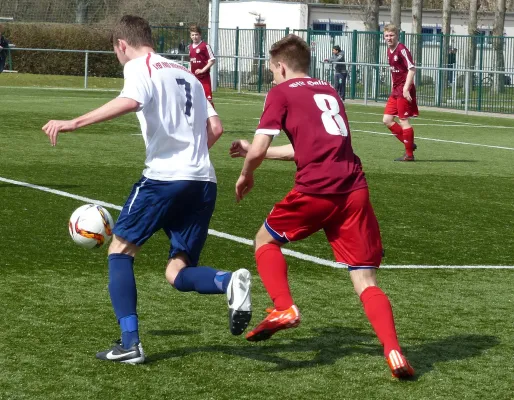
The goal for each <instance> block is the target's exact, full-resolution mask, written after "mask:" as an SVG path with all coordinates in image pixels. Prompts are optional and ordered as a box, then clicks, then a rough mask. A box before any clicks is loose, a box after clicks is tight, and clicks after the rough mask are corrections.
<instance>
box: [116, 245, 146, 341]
mask: <svg viewBox="0 0 514 400" xmlns="http://www.w3.org/2000/svg"><path fill="white" fill-rule="evenodd" d="M133 265H134V257H132V256H129V255H127V254H111V255H109V294H110V296H111V303H112V308H113V310H114V314H115V315H116V319H117V320H118V322H119V323H120V328H121V336H122V338H121V341H122V344H123V347H124V348H129V347H131V346H132V345H133V344H135V343H139V333H138V329H137V324H138V321H137V312H136V307H137V289H136V278H135V276H134V268H133ZM134 328H135V330H134Z"/></svg>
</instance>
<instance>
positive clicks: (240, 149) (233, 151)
mask: <svg viewBox="0 0 514 400" xmlns="http://www.w3.org/2000/svg"><path fill="white" fill-rule="evenodd" d="M250 146H251V144H250V142H248V140H235V141H233V142H232V144H231V145H230V150H229V153H230V157H232V158H236V157H246V154H247V153H248V150H250Z"/></svg>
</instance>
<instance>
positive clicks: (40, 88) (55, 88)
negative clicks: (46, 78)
mask: <svg viewBox="0 0 514 400" xmlns="http://www.w3.org/2000/svg"><path fill="white" fill-rule="evenodd" d="M1 87H2V89H33V90H63V91H68V92H75V91H77V92H121V89H122V88H121V87H120V88H119V89H109V88H105V89H102V88H94V89H93V88H87V89H85V88H79V87H76V88H73V87H68V88H63V87H50V86H49V87H36V86H1ZM34 97H37V96H34Z"/></svg>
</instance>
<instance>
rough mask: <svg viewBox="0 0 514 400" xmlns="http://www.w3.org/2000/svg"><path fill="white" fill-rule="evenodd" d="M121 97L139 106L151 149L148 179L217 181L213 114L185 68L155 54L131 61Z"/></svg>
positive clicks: (128, 64)
mask: <svg viewBox="0 0 514 400" xmlns="http://www.w3.org/2000/svg"><path fill="white" fill-rule="evenodd" d="M123 74H124V77H125V84H124V86H123V90H122V92H121V93H120V95H119V97H125V98H129V99H133V100H135V101H137V102H138V103H139V104H140V106H139V109H138V111H137V113H136V115H137V118H138V119H139V123H140V125H141V132H142V134H143V138H144V141H145V145H146V161H145V164H146V169H145V170H144V171H143V175H144V176H145V177H147V178H149V179H155V180H159V181H209V182H216V175H215V173H214V168H213V166H212V164H211V161H210V158H209V151H208V148H207V119H208V118H209V117H211V116H213V115H217V114H216V112H215V111H214V109H212V107H210V109H209V111H208V108H207V107H208V106H207V104H208V103H207V100H206V98H205V92H204V90H203V87H202V85H201V83H200V82H199V81H198V79H196V77H195V76H194V75H193V74H191V72H189V71H188V70H187V69H186V68H184V67H182V66H181V65H180V64H177V63H174V62H172V61H170V60H168V59H166V58H164V57H161V56H159V55H157V54H155V53H148V55H146V56H144V57H139V58H136V59H134V60H130V61H129V62H127V63H126V64H125V68H124V70H123Z"/></svg>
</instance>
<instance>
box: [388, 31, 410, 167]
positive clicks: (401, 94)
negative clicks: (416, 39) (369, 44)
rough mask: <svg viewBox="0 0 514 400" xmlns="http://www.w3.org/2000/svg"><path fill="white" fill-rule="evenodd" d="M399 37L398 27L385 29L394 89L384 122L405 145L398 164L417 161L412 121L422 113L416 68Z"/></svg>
mask: <svg viewBox="0 0 514 400" xmlns="http://www.w3.org/2000/svg"><path fill="white" fill-rule="evenodd" d="M398 34H399V32H398V28H397V27H396V25H393V24H389V25H386V26H385V27H384V39H385V41H386V43H387V58H388V60H389V65H390V66H391V76H392V78H393V89H392V91H391V95H390V96H389V100H388V101H387V105H386V107H385V111H384V119H383V122H384V124H385V126H387V127H388V128H389V130H390V131H391V132H392V133H393V135H395V136H396V137H397V138H398V140H399V141H400V142H402V143H403V144H404V146H405V154H404V155H403V156H402V157H399V158H397V159H395V161H414V150H416V147H417V146H416V145H415V144H414V129H412V126H411V124H410V122H409V118H410V117H417V116H418V114H419V113H418V105H417V103H416V88H415V87H414V74H415V72H416V67H415V66H414V62H413V61H412V55H411V54H410V51H409V49H408V48H407V47H405V46H404V45H403V44H402V43H400V42H399V41H398ZM394 117H398V119H399V122H400V123H397V122H395V120H394Z"/></svg>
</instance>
